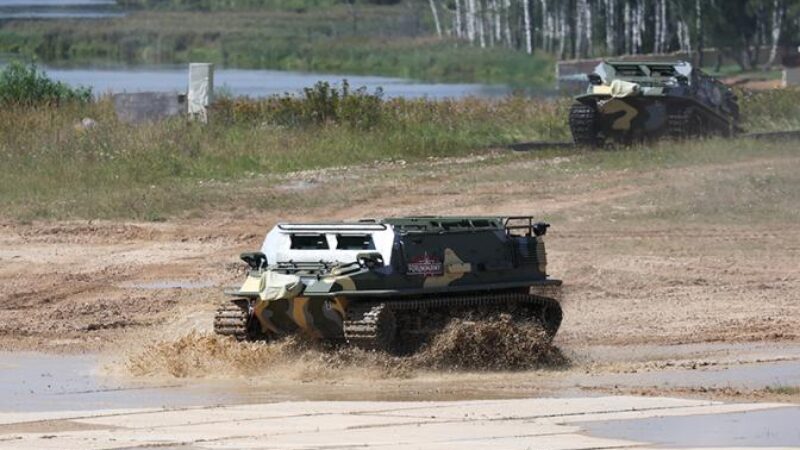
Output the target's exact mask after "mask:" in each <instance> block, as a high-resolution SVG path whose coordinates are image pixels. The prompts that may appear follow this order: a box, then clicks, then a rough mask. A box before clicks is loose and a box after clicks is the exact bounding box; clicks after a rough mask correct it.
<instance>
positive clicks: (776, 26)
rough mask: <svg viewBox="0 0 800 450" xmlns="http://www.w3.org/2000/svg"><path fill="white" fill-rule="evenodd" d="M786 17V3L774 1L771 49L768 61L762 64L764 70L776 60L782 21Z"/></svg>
mask: <svg viewBox="0 0 800 450" xmlns="http://www.w3.org/2000/svg"><path fill="white" fill-rule="evenodd" d="M785 15H786V3H785V2H784V1H783V0H774V2H773V4H772V21H771V22H772V23H771V28H772V30H771V31H772V33H771V36H770V39H771V40H772V42H771V44H772V45H771V47H770V51H769V59H768V60H767V63H766V64H764V68H765V69H768V68H770V67H772V66H773V65H775V61H776V60H777V59H778V45H779V44H780V41H781V30H782V29H783V19H784V16H785Z"/></svg>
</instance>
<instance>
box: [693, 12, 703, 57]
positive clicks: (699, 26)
mask: <svg viewBox="0 0 800 450" xmlns="http://www.w3.org/2000/svg"><path fill="white" fill-rule="evenodd" d="M694 14H695V33H696V34H697V45H696V46H695V48H696V49H697V66H698V67H703V51H704V50H705V49H704V46H705V36H704V35H705V30H704V27H703V2H702V0H695V2H694Z"/></svg>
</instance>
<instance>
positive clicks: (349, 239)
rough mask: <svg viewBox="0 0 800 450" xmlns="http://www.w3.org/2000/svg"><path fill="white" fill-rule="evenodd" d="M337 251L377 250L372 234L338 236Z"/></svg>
mask: <svg viewBox="0 0 800 450" xmlns="http://www.w3.org/2000/svg"><path fill="white" fill-rule="evenodd" d="M336 249H337V250H375V243H374V242H373V241H372V235H371V234H337V235H336Z"/></svg>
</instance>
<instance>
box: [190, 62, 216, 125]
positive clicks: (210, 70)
mask: <svg viewBox="0 0 800 450" xmlns="http://www.w3.org/2000/svg"><path fill="white" fill-rule="evenodd" d="M213 93H214V65H213V64H209V63H191V64H189V92H188V95H187V96H186V102H187V103H188V107H189V109H188V112H189V117H190V118H193V119H199V120H200V121H202V122H203V123H205V122H208V106H209V105H210V104H211V100H212V95H213Z"/></svg>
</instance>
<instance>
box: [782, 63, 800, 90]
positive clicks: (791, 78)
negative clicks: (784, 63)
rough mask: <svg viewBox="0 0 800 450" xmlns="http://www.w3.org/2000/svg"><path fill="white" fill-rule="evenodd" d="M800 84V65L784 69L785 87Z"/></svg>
mask: <svg viewBox="0 0 800 450" xmlns="http://www.w3.org/2000/svg"><path fill="white" fill-rule="evenodd" d="M791 86H800V67H786V68H784V69H783V87H791Z"/></svg>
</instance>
